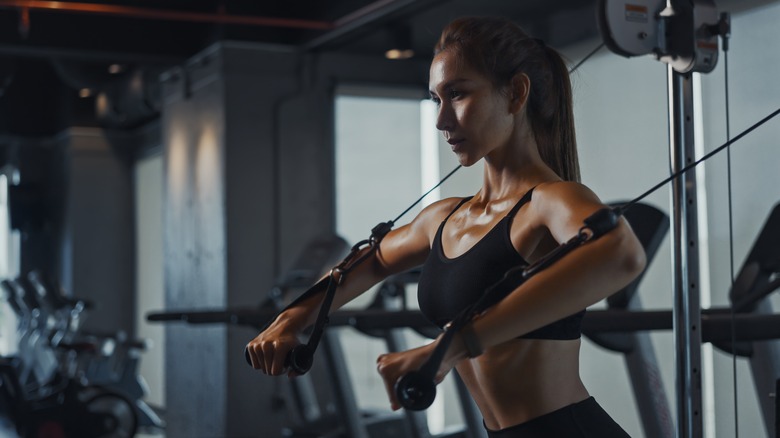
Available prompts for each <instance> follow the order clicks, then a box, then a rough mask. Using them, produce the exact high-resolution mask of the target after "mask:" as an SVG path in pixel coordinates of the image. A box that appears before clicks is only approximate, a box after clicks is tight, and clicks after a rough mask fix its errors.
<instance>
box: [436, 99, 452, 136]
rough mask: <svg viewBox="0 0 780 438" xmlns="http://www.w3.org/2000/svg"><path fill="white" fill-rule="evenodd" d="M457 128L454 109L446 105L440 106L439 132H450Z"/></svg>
mask: <svg viewBox="0 0 780 438" xmlns="http://www.w3.org/2000/svg"><path fill="white" fill-rule="evenodd" d="M453 126H455V117H454V114H453V112H452V108H451V107H450V106H449V105H445V104H444V103H442V104H440V105H439V112H438V114H437V116H436V129H438V130H439V131H450V130H452V128H453Z"/></svg>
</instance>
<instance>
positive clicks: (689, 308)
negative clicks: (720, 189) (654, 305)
mask: <svg viewBox="0 0 780 438" xmlns="http://www.w3.org/2000/svg"><path fill="white" fill-rule="evenodd" d="M599 24H600V28H601V33H602V37H603V38H604V42H605V43H606V45H607V47H608V48H609V49H610V50H611V51H613V52H615V53H617V54H618V55H622V56H626V57H633V56H642V55H653V56H655V57H656V59H657V60H659V61H661V62H664V63H666V64H668V73H667V74H668V91H669V159H670V165H671V172H672V173H674V172H677V171H679V170H681V169H682V168H683V167H685V166H686V165H688V164H690V163H692V162H694V161H695V149H694V145H695V140H694V126H693V120H694V117H693V116H694V114H693V99H694V95H693V81H692V74H693V73H694V72H697V73H709V72H711V71H712V70H713V69H714V68H715V66H716V64H717V61H718V49H719V47H718V37H719V36H722V37H724V41H726V39H725V38H727V37H728V35H729V33H730V18H729V16H728V14H727V13H724V14H721V15H720V16H719V15H718V12H717V9H716V7H715V3H714V2H713V1H711V0H687V1H684V0H668V1H667V0H653V1H651V0H641V1H636V0H630V1H625V0H601V1H600V3H599ZM695 172H696V170H695V169H691V170H689V171H687V172H686V173H684V174H683V175H682V176H681V177H680V178H677V179H675V180H674V181H673V182H672V205H671V209H672V217H671V229H672V235H671V237H672V242H673V245H674V249H673V254H672V264H673V265H672V266H673V270H674V274H673V278H674V280H673V281H674V283H673V287H674V301H673V303H674V310H673V315H674V336H675V347H676V348H675V352H676V356H675V362H676V364H675V365H676V383H677V384H676V388H677V393H676V399H677V410H678V415H677V435H678V436H679V437H701V436H702V435H703V428H702V424H703V421H702V396H701V342H702V338H701V300H700V292H699V287H698V286H699V284H700V282H699V257H698V251H699V242H698V240H699V239H698V226H697V224H698V201H697V198H696V173H695ZM735 420H736V419H735Z"/></svg>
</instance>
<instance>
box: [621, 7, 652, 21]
mask: <svg viewBox="0 0 780 438" xmlns="http://www.w3.org/2000/svg"><path fill="white" fill-rule="evenodd" d="M648 17H649V14H648V12H647V6H643V5H632V4H628V3H626V21H633V22H635V23H647V20H648Z"/></svg>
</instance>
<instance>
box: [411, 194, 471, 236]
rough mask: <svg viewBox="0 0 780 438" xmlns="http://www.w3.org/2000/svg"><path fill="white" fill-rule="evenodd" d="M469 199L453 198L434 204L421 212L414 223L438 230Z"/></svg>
mask: <svg viewBox="0 0 780 438" xmlns="http://www.w3.org/2000/svg"><path fill="white" fill-rule="evenodd" d="M468 199H469V198H457V197H453V198H445V199H441V200H439V201H435V202H432V203H431V204H430V205H428V206H426V207H425V208H423V209H422V211H420V213H419V214H418V215H417V217H416V218H415V219H414V222H415V223H417V224H418V225H422V226H424V227H426V228H437V227H438V226H439V224H440V223H441V222H442V221H443V220H444V219H445V218H446V217H447V215H449V214H450V213H452V211H453V210H455V209H456V208H457V207H458V205H460V204H461V203H463V202H465V201H466V200H468Z"/></svg>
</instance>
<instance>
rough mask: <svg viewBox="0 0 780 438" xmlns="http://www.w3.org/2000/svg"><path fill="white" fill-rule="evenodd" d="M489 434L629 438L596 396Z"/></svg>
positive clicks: (530, 437) (519, 437) (514, 437)
mask: <svg viewBox="0 0 780 438" xmlns="http://www.w3.org/2000/svg"><path fill="white" fill-rule="evenodd" d="M486 429H487V427H486ZM487 433H488V437H489V438H558V437H566V438H589V437H598V438H626V437H628V436H629V435H628V434H627V433H626V431H624V430H623V429H622V428H621V427H620V426H619V425H618V424H617V423H615V420H613V419H612V418H611V417H610V416H609V414H607V413H606V412H605V411H604V409H602V408H601V406H599V404H598V403H597V402H596V399H594V398H593V397H589V398H587V399H585V400H583V401H581V402H578V403H573V404H570V405H568V406H565V407H563V408H561V409H558V410H557V411H553V412H550V413H549V414H544V415H542V416H541V417H537V418H534V419H532V420H530V421H527V422H525V423H521V424H518V425H517V426H510V427H507V428H506V429H501V430H490V429H487Z"/></svg>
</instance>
